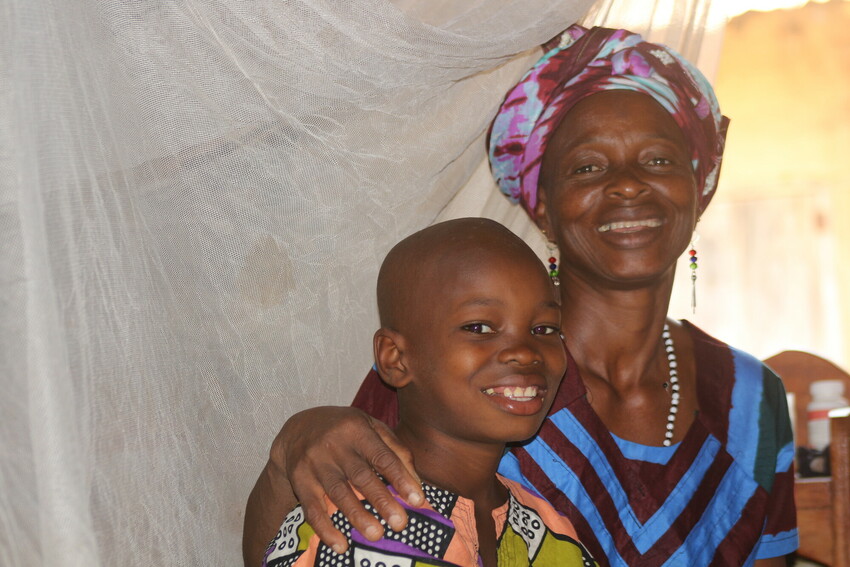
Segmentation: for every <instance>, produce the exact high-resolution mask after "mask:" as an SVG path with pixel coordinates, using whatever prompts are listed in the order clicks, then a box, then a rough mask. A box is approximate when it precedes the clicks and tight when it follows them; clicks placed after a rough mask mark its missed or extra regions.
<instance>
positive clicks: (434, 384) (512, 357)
mask: <svg viewBox="0 0 850 567" xmlns="http://www.w3.org/2000/svg"><path fill="white" fill-rule="evenodd" d="M449 256H452V255H449ZM524 256H525V257H524V258H523V257H522V255H521V256H520V257H519V258H518V257H517V254H509V253H507V252H501V251H492V250H491V251H488V250H484V251H479V252H472V253H470V254H468V255H463V257H462V258H451V257H450V258H442V259H440V260H439V262H440V264H441V265H440V270H439V273H440V276H441V280H440V281H439V282H438V284H437V285H433V286H426V285H423V286H421V288H424V290H423V291H422V292H421V293H420V298H421V300H420V301H418V302H417V305H416V306H415V307H414V312H413V313H411V314H410V315H411V319H410V320H411V322H412V325H411V327H412V329H411V331H409V332H408V333H405V334H406V335H408V339H409V341H408V349H407V353H406V354H407V355H408V360H409V361H410V368H411V370H412V376H413V379H412V381H411V383H410V384H408V386H406V387H405V389H404V390H405V391H404V393H403V396H405V398H406V399H407V400H408V403H406V404H405V406H404V409H403V412H404V413H403V419H404V421H405V422H407V423H408V424H409V425H412V426H414V427H429V428H433V429H436V430H439V431H441V432H442V433H443V434H446V435H448V436H450V437H454V438H459V439H466V440H469V441H475V442H485V443H506V442H512V441H521V440H524V439H528V438H529V437H531V436H532V435H534V433H535V432H536V431H537V429H539V427H540V424H541V423H542V421H543V418H544V417H545V415H546V413H547V411H548V409H549V407H550V406H551V404H552V400H553V398H554V395H555V391H556V390H557V388H558V385H559V384H560V380H561V377H562V376H563V374H564V372H565V370H566V364H567V362H566V353H565V350H564V345H563V343H562V341H561V338H560V322H561V314H560V308H559V306H558V304H557V303H556V301H555V292H554V288H553V286H552V284H551V282H550V281H549V277H548V276H547V275H546V272H545V270H544V269H543V268H542V266H541V265H540V263H539V261H538V260H537V259H536V258H534V257H533V256H530V255H529V254H526V255H524ZM529 256H530V257H529Z"/></svg>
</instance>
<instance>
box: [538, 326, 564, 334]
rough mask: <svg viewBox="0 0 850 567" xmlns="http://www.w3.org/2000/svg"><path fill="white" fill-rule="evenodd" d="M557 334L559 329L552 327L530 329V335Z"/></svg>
mask: <svg viewBox="0 0 850 567" xmlns="http://www.w3.org/2000/svg"><path fill="white" fill-rule="evenodd" d="M558 332H560V329H558V327H554V326H552V325H537V326H536V327H532V329H531V334H532V335H552V334H555V333H558Z"/></svg>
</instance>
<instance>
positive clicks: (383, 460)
mask: <svg viewBox="0 0 850 567" xmlns="http://www.w3.org/2000/svg"><path fill="white" fill-rule="evenodd" d="M370 424H371V425H372V428H373V429H374V430H375V432H376V433H377V434H378V435H379V436H380V437H381V441H383V442H384V445H386V447H387V449H388V451H381V450H379V451H377V452H376V454H375V457H374V459H372V468H374V469H375V470H376V471H378V472H379V473H380V474H382V475H383V476H384V478H385V479H386V480H387V482H389V483H390V484H391V485H392V486H393V487H394V488H395V489H396V492H398V493H399V495H400V496H401V497H402V498H404V499H405V500H406V501H407V503H408V504H410V505H411V506H422V505H423V504H424V503H425V495H424V494H423V492H422V480H421V479H420V478H419V475H418V474H417V473H416V468H415V467H414V464H413V454H412V453H411V452H410V450H409V449H408V448H407V447H406V446H404V445H403V444H402V443H401V442H400V441H399V440H398V437H396V436H395V433H393V432H392V430H391V429H390V428H389V427H388V426H387V425H386V424H385V423H384V422H382V421H379V420H377V419H370Z"/></svg>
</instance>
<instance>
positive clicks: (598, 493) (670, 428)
mask: <svg viewBox="0 0 850 567" xmlns="http://www.w3.org/2000/svg"><path fill="white" fill-rule="evenodd" d="M544 50H545V54H544V56H543V58H542V59H541V60H540V61H539V62H538V63H537V64H536V65H535V66H534V67H533V68H532V69H531V70H530V71H529V73H528V74H526V76H525V77H524V78H523V79H522V80H521V81H520V82H519V83H518V84H517V86H516V87H514V89H513V90H512V91H511V92H510V93H508V95H507V97H506V99H505V102H504V103H503V105H502V107H501V108H500V110H499V114H498V115H497V117H496V119H495V120H494V123H493V126H492V130H491V136H490V141H489V145H490V160H491V166H492V169H493V172H494V175H495V177H496V179H497V181H498V183H499V185H500V187H501V189H502V190H503V191H504V192H506V193H507V194H508V195H509V196H511V198H512V199H514V200H515V201H517V202H519V203H520V204H521V205H522V206H523V207H524V208H525V210H526V211H527V212H528V214H529V215H530V216H531V218H532V219H533V220H534V222H535V223H536V224H537V225H538V227H540V229H541V230H542V231H543V232H544V234H546V235H547V237H548V238H549V240H550V241H551V242H552V243H554V244H555V245H557V247H558V249H559V250H560V255H561V258H560V269H553V271H552V272H553V276H554V277H557V278H558V279H559V280H560V290H561V301H562V309H563V320H564V323H563V329H564V334H565V342H566V344H567V346H568V348H569V351H570V353H571V354H572V358H573V359H574V364H571V365H570V368H569V369H568V371H567V375H566V376H565V378H564V381H563V383H562V386H561V388H560V390H559V393H558V397H557V399H556V401H555V404H554V405H553V408H552V411H551V413H550V415H549V417H548V419H547V421H546V422H545V423H544V425H543V427H542V428H541V430H540V433H539V434H538V436H537V437H536V438H535V439H534V440H532V441H531V442H530V443H528V444H526V445H525V446H523V447H516V448H514V449H513V450H512V452H511V453H509V454H508V455H506V456H505V458H504V459H503V462H502V466H501V468H500V472H502V474H505V475H507V476H509V477H511V478H514V479H517V480H520V481H522V482H525V483H526V484H528V485H529V486H532V487H533V488H535V489H536V490H537V491H539V492H540V493H541V494H543V495H544V496H545V497H546V498H547V499H549V500H550V502H552V504H553V505H554V506H555V507H556V509H558V510H559V511H561V512H562V513H565V514H566V515H568V516H569V517H570V519H571V520H572V521H573V523H574V524H575V525H576V529H577V531H578V534H579V538H580V539H581V541H582V542H583V543H584V544H585V545H587V547H588V548H589V549H590V550H591V552H592V553H593V554H594V556H595V557H596V558H597V560H599V561H600V563H601V564H606V563H607V564H611V565H663V564H667V565H674V564H675V565H712V564H716V565H750V564H755V565H760V566H766V565H777V566H778V565H784V559H783V558H782V556H783V555H785V554H787V553H790V552H792V551H793V550H794V549H796V545H797V533H796V520H795V511H794V502H793V470H792V456H793V445H792V442H791V428H790V422H789V419H788V413H787V408H786V406H785V397H784V392H783V389H782V385H781V382H780V381H779V380H778V378H777V377H776V376H775V375H774V374H773V373H772V372H771V371H770V370H769V369H767V368H765V367H763V366H762V365H761V364H760V363H759V362H758V361H757V360H756V359H754V358H753V357H751V356H749V355H747V354H745V353H742V352H740V351H737V350H735V349H732V348H731V347H728V346H727V345H724V344H723V343H720V342H719V341H716V340H715V339H712V338H711V337H708V336H707V335H705V334H704V333H702V332H701V331H700V330H699V329H697V328H696V327H694V326H693V325H691V324H689V323H687V322H677V321H672V320H667V319H666V313H667V307H668V303H669V299H670V294H671V290H672V285H673V276H674V272H675V261H676V259H677V258H678V257H679V255H680V254H681V253H682V252H683V251H684V250H685V249H686V247H687V245H688V243H689V241H690V238H691V235H692V233H693V230H694V228H695V226H696V223H697V221H698V219H699V214H701V213H702V211H703V210H704V209H705V207H706V206H707V205H708V202H709V201H710V199H711V197H712V195H713V192H714V190H715V188H716V183H717V173H718V171H719V168H720V158H721V155H722V151H723V145H724V138H725V129H726V119H725V118H724V117H723V116H722V115H721V114H720V112H719V109H718V107H717V102H716V99H715V97H714V94H713V92H712V90H711V88H710V86H709V85H708V83H707V82H706V81H705V79H704V77H702V75H700V74H699V72H698V71H696V70H695V69H693V68H692V67H691V66H690V65H689V64H688V63H687V62H686V61H684V60H683V59H681V57H680V56H678V55H677V54H676V53H674V52H672V51H671V50H669V49H667V48H666V47H663V46H660V45H655V44H650V43H648V42H645V41H643V40H642V39H641V38H640V37H639V36H638V35H636V34H632V33H629V32H626V31H624V30H607V29H602V28H594V29H592V30H589V31H588V30H585V29H584V28H581V27H579V26H573V27H571V28H570V29H568V30H567V31H566V32H564V33H563V34H562V35H561V36H560V37H558V38H556V39H555V40H553V41H552V42H550V43H549V44H547V45H546V46H544ZM355 406H357V407H360V408H362V409H365V410H366V411H367V412H369V413H370V414H371V415H372V416H374V417H377V418H379V419H382V420H384V421H386V422H389V423H390V424H392V422H393V420H394V411H395V409H394V402H393V395H392V393H391V392H388V391H387V390H382V389H381V387H380V384H379V382H378V381H377V380H376V378H375V377H374V376H371V375H370V377H369V378H367V380H366V382H365V383H364V385H363V387H362V388H361V391H360V393H359V394H358V396H357V399H356V400H355ZM373 431H374V433H373ZM406 455H407V453H406V451H405V450H404V449H403V448H401V447H399V446H398V443H397V442H396V441H395V440H394V439H392V437H391V434H389V433H388V432H387V430H386V429H385V428H384V427H383V426H382V425H380V424H379V422H377V421H375V420H372V419H369V418H366V417H365V416H363V414H360V413H357V412H356V410H353V409H348V408H346V409H342V408H336V409H330V408H319V409H316V410H310V411H308V412H304V413H302V414H300V415H298V416H295V417H293V418H292V419H291V420H290V421H289V422H288V423H287V425H286V426H285V427H284V429H283V430H282V431H281V434H280V435H279V436H278V439H276V441H275V444H274V446H273V447H272V455H271V458H270V460H269V463H268V464H267V466H266V469H265V470H264V472H263V474H262V475H261V477H260V479H259V480H258V483H257V486H256V487H255V489H254V491H253V493H252V495H251V498H250V500H249V506H248V511H247V516H246V532H245V550H246V559H249V558H250V560H251V562H252V563H256V562H255V561H254V559H256V557H257V556H256V555H253V557H251V556H252V554H255V553H257V551H256V548H257V547H258V545H257V543H256V542H257V541H262V538H263V537H265V538H266V539H271V536H273V535H274V534H273V531H274V530H275V529H276V527H277V525H279V522H280V519H281V518H282V516H283V512H284V511H285V508H286V507H287V506H289V505H291V504H292V497H291V494H289V486H288V483H287V482H284V480H286V479H289V480H291V482H292V485H293V486H294V490H295V492H296V494H297V495H298V497H299V500H300V501H301V503H302V505H304V507H305V508H307V509H308V510H311V511H309V512H308V515H310V521H311V523H312V524H313V525H314V527H316V529H317V531H318V532H319V533H320V534H322V535H323V538H324V539H325V540H326V541H328V542H329V543H331V544H332V545H334V544H337V545H339V542H340V539H339V538H338V536H337V535H336V534H335V532H334V531H333V530H332V528H331V524H330V522H329V520H328V519H327V518H323V517H321V516H322V513H321V511H322V510H323V509H324V505H323V503H322V498H323V497H324V494H325V493H327V494H328V496H329V497H330V498H331V499H332V500H333V501H334V502H335V503H336V504H337V505H338V506H339V508H340V509H341V510H343V511H344V512H345V513H346V515H347V517H348V518H349V519H350V521H351V522H352V523H353V524H354V525H355V526H357V527H359V528H361V531H363V532H364V533H366V534H367V536H368V535H370V534H372V535H374V536H375V537H377V536H378V535H379V534H380V525H379V524H377V521H376V520H374V519H373V518H372V517H371V515H370V514H369V513H367V512H365V511H364V510H363V509H362V507H360V506H359V503H358V502H356V499H355V498H354V497H353V495H352V494H351V492H350V491H349V490H348V480H350V481H351V482H352V483H354V484H355V485H357V486H358V487H359V488H360V490H361V492H362V493H364V494H365V495H366V497H367V498H368V499H369V500H370V502H372V504H373V505H375V507H376V508H377V509H378V510H379V511H380V512H381V514H382V515H383V517H384V518H387V520H388V521H389V523H390V524H391V525H394V526H395V525H397V524H399V523H402V522H403V521H404V516H403V513H402V510H401V508H400V507H399V506H397V505H395V504H394V503H393V502H392V501H391V499H389V498H388V496H387V494H386V492H385V490H384V489H383V485H382V483H381V481H380V480H378V479H377V478H376V477H375V476H374V474H373V473H372V472H371V470H372V469H374V470H377V471H378V472H380V473H382V474H383V475H384V476H385V477H386V478H387V479H388V480H389V482H390V483H391V484H393V486H394V487H396V489H397V490H398V491H399V493H400V494H403V495H405V494H406V495H409V497H408V500H409V501H410V502H411V503H412V504H415V503H416V502H417V501H418V499H419V498H420V497H421V494H420V493H419V492H418V489H417V487H416V481H415V480H414V478H413V476H412V473H409V472H408V471H412V466H411V463H410V461H409V458H408V457H407V456H406ZM283 493H285V494H284V495H283V496H282V495H281V494H283ZM252 546H253V548H254V550H253V551H252Z"/></svg>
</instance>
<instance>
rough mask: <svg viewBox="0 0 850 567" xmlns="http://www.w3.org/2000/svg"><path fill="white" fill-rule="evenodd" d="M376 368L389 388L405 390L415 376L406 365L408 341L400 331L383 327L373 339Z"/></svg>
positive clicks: (376, 332)
mask: <svg viewBox="0 0 850 567" xmlns="http://www.w3.org/2000/svg"><path fill="white" fill-rule="evenodd" d="M373 347H374V351H375V366H376V367H377V368H378V374H379V375H380V376H381V380H383V381H384V382H385V383H386V384H387V385H388V386H392V387H393V388H396V389H398V388H404V387H405V386H407V385H408V384H409V383H410V381H411V380H412V378H413V376H412V375H411V373H410V369H409V368H408V367H407V364H406V363H405V356H404V351H405V348H406V341H405V340H404V336H403V335H402V334H401V333H399V332H398V331H394V330H392V329H388V328H386V327H381V328H380V329H378V330H377V331H375V337H374V338H373Z"/></svg>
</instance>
